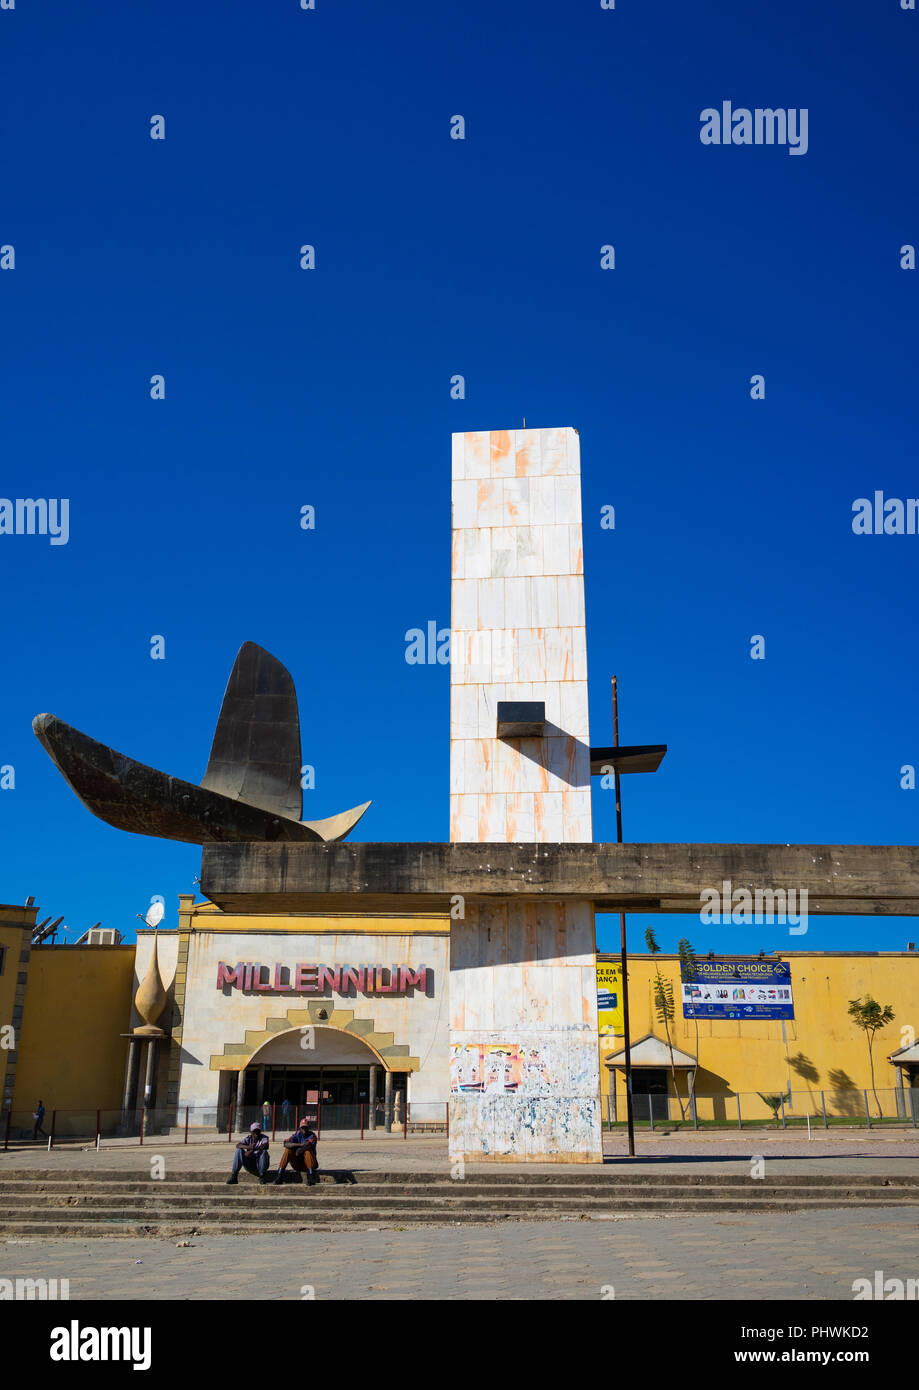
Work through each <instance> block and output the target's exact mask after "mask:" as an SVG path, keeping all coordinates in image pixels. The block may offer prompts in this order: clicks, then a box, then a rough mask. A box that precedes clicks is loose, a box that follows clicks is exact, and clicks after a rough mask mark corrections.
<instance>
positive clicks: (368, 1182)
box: [0, 1168, 919, 1240]
mask: <svg viewBox="0 0 919 1390" xmlns="http://www.w3.org/2000/svg"><path fill="white" fill-rule="evenodd" d="M894 1206H896V1207H913V1208H916V1209H919V1175H917V1176H908V1177H887V1178H885V1177H881V1176H869V1175H858V1176H854V1177H853V1176H835V1175H834V1176H824V1175H816V1174H815V1175H811V1174H807V1175H802V1176H791V1175H781V1176H777V1177H773V1178H771V1179H769V1180H753V1179H750V1178H747V1177H745V1176H740V1175H738V1174H730V1175H719V1174H711V1175H699V1174H677V1175H674V1174H667V1173H647V1174H644V1173H643V1174H640V1175H636V1174H632V1173H616V1172H615V1171H614V1170H612V1169H610V1168H605V1169H591V1170H590V1171H580V1172H573V1171H571V1170H568V1171H565V1172H557V1173H555V1172H553V1173H546V1172H542V1173H533V1174H529V1173H503V1172H500V1171H489V1172H482V1173H476V1174H475V1175H474V1176H467V1177H466V1178H465V1179H464V1180H463V1181H457V1182H453V1181H451V1180H450V1179H449V1177H448V1176H447V1175H445V1174H444V1173H414V1172H413V1173H398V1172H389V1173H378V1172H366V1171H357V1172H353V1173H352V1172H332V1171H324V1172H323V1173H322V1175H321V1180H320V1183H319V1184H318V1185H317V1186H315V1187H312V1188H310V1187H307V1186H306V1184H305V1183H303V1184H302V1185H299V1184H296V1183H289V1184H285V1185H284V1186H283V1187H275V1186H271V1185H269V1186H265V1187H262V1186H260V1185H259V1184H258V1182H257V1180H256V1179H255V1178H254V1177H252V1176H250V1175H248V1174H243V1175H241V1176H240V1180H239V1184H238V1185H237V1186H235V1187H228V1186H227V1185H226V1182H225V1180H224V1179H223V1178H217V1177H215V1176H214V1174H213V1173H211V1172H192V1173H176V1174H174V1175H170V1176H167V1177H164V1178H162V1179H159V1180H156V1179H153V1178H147V1177H142V1176H140V1175H139V1174H138V1173H137V1172H136V1171H130V1172H117V1171H114V1172H113V1171H104V1170H99V1171H96V1172H93V1171H92V1170H85V1171H80V1172H70V1173H66V1172H53V1171H42V1172H33V1173H28V1174H27V1173H25V1172H23V1171H22V1170H18V1171H8V1172H5V1173H3V1174H2V1175H0V1240H4V1239H11V1238H22V1237H24V1236H29V1237H33V1238H34V1237H37V1236H38V1237H40V1236H45V1237H47V1238H49V1239H50V1238H51V1237H55V1236H58V1237H59V1236H77V1237H81V1238H85V1237H88V1236H144V1235H150V1236H170V1237H171V1236H184V1235H189V1234H192V1233H198V1234H209V1235H251V1234H252V1233H253V1232H256V1231H258V1232H265V1231H301V1230H304V1231H312V1230H333V1229H336V1228H342V1227H345V1226H347V1227H351V1228H353V1227H354V1226H355V1225H363V1226H375V1227H380V1226H385V1227H390V1228H392V1227H404V1226H425V1225H427V1226H449V1225H460V1224H461V1225H477V1224H478V1225H484V1224H489V1223H496V1222H504V1221H558V1220H569V1221H573V1220H588V1219H589V1220H594V1221H597V1220H602V1221H609V1220H614V1219H617V1218H622V1217H629V1216H638V1215H652V1214H653V1215H659V1216H670V1215H677V1214H679V1213H692V1212H744V1213H750V1212H752V1211H759V1210H761V1211H768V1212H791V1211H805V1210H807V1211H822V1210H827V1211H830V1210H834V1209H838V1208H841V1207H863V1208H864V1207H874V1208H880V1207H894Z"/></svg>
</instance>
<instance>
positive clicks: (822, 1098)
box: [820, 1091, 830, 1129]
mask: <svg viewBox="0 0 919 1390" xmlns="http://www.w3.org/2000/svg"><path fill="white" fill-rule="evenodd" d="M820 1104H821V1105H822V1106H823V1128H824V1129H829V1127H830V1122H829V1120H828V1119H827V1117H826V1092H825V1091H821V1092H820Z"/></svg>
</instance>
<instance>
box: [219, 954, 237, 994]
mask: <svg viewBox="0 0 919 1390" xmlns="http://www.w3.org/2000/svg"><path fill="white" fill-rule="evenodd" d="M224 985H235V986H236V988H237V989H242V966H241V965H237V967H236V969H235V970H231V969H230V967H229V966H228V965H224V963H223V961H222V960H219V961H218V962H217V988H218V989H223V987H224Z"/></svg>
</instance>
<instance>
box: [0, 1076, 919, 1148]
mask: <svg viewBox="0 0 919 1390" xmlns="http://www.w3.org/2000/svg"><path fill="white" fill-rule="evenodd" d="M907 1094H908V1096H909V1113H910V1115H911V1116H912V1121H913V1129H919V1125H917V1124H916V1091H915V1088H914V1087H913V1086H910V1088H909V1091H908V1092H907ZM6 1132H7V1134H9V1132H10V1117H9V1115H7V1117H6ZM4 1147H6V1146H5V1145H4Z"/></svg>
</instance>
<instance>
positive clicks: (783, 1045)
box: [597, 951, 919, 1124]
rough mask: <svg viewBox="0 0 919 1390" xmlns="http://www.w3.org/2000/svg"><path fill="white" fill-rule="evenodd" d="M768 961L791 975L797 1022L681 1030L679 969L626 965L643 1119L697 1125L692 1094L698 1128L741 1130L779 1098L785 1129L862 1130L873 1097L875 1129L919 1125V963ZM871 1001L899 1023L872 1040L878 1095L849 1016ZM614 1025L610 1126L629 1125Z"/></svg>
mask: <svg viewBox="0 0 919 1390" xmlns="http://www.w3.org/2000/svg"><path fill="white" fill-rule="evenodd" d="M730 959H731V960H744V961H749V962H751V963H757V962H759V961H760V960H761V958H760V957H752V956H751V957H732V958H730ZM765 960H766V961H767V962H769V963H775V962H785V963H786V964H787V966H788V977H789V980H790V991H791V995H792V1000H793V1003H792V1009H793V1017H792V1018H769V1019H759V1018H744V1017H739V1018H692V1017H689V1018H686V1017H684V1006H683V1000H682V988H681V986H682V980H681V974H680V960H679V957H678V956H674V955H665V954H663V953H662V954H660V955H657V956H650V955H630V956H629V961H628V966H629V1012H630V1018H629V1031H630V1036H631V1045H632V1065H633V1087H632V1093H633V1098H634V1106H635V1115H636V1118H639V1119H643V1120H648V1119H650V1118H651V1117H652V1116H653V1118H654V1119H655V1121H657V1120H659V1119H660V1120H664V1119H668V1118H669V1119H670V1120H679V1119H681V1117H682V1114H683V1113H684V1112H685V1115H686V1118H687V1119H688V1120H690V1121H691V1119H692V1107H691V1106H690V1105H689V1096H690V1093H691V1092H692V1093H693V1094H694V1105H695V1111H696V1119H697V1120H698V1121H699V1122H700V1123H705V1122H711V1121H720V1122H725V1123H728V1124H732V1123H736V1122H737V1118H738V1107H739V1113H740V1116H741V1118H742V1120H744V1121H755V1120H760V1121H763V1120H766V1121H768V1120H770V1119H771V1118H772V1114H773V1107H772V1106H771V1105H770V1104H769V1103H768V1102H766V1101H764V1100H763V1099H762V1098H761V1097H762V1096H768V1097H770V1098H778V1097H779V1096H781V1097H783V1100H782V1104H781V1106H778V1107H777V1108H776V1110H775V1113H776V1114H778V1116H779V1117H781V1116H782V1115H783V1114H784V1116H785V1118H786V1120H789V1119H801V1118H803V1117H804V1116H805V1115H808V1114H809V1115H810V1116H811V1117H817V1119H818V1122H819V1123H822V1122H823V1114H824V1110H826V1114H827V1117H828V1118H829V1119H837V1120H842V1119H845V1118H846V1117H849V1118H853V1119H858V1118H860V1119H861V1120H864V1119H865V1110H866V1097H865V1093H866V1092H867V1104H868V1108H869V1112H870V1114H871V1116H872V1118H876V1117H877V1116H878V1111H879V1109H880V1113H881V1114H882V1115H883V1116H884V1117H885V1118H896V1117H898V1116H899V1117H905V1118H910V1116H911V1107H912V1108H913V1109H915V1110H916V1112H917V1117H919V1104H917V1102H916V1100H915V1099H911V1097H910V1094H909V1092H910V1090H911V1089H914V1088H915V1087H919V1055H917V1049H916V1045H915V1044H916V1033H917V1028H919V954H917V953H916V952H915V951H895V952H894V951H892V952H841V951H839V952H834V951H820V952H816V951H815V952H808V951H785V952H777V953H775V954H770V955H768V956H766V957H765ZM597 961H598V974H600V977H601V979H605V982H606V983H605V987H606V989H607V990H609V988H610V986H609V983H608V981H609V978H610V975H609V972H610V971H611V970H615V971H616V979H617V981H618V979H621V969H619V968H618V967H619V957H618V956H615V955H599V956H598V958H597ZM604 969H605V971H606V975H605V976H604V974H603V973H602V972H603V971H604ZM658 972H659V973H660V978H661V979H662V981H664V982H665V989H666V985H667V984H669V992H670V994H671V995H672V998H673V1018H672V1021H671V1022H670V1023H669V1026H668V1027H665V1026H664V1023H663V1020H662V1017H661V1012H660V1010H659V1008H658V1007H657V1003H656V1001H657V998H658V995H659V991H658V990H657V979H658ZM868 995H870V996H871V997H872V998H874V999H875V1000H876V1001H877V1002H878V1003H879V1004H882V1005H885V1004H886V1005H890V1006H891V1007H892V1009H893V1012H894V1019H893V1021H892V1022H891V1023H890V1024H889V1025H887V1026H886V1027H884V1028H882V1029H880V1030H879V1031H878V1032H877V1034H876V1036H875V1039H874V1043H873V1055H874V1082H873V1084H872V1076H871V1064H870V1060H869V1051H868V1042H867V1037H866V1034H865V1032H864V1030H863V1029H861V1028H859V1027H857V1026H856V1024H855V1023H854V1022H853V1020H852V1019H851V1018H850V1016H849V1013H848V1006H849V1002H850V1001H851V1000H854V999H859V998H861V999H864V998H865V997H866V996H868ZM607 1002H608V1001H607ZM616 1002H617V1005H620V1001H619V1000H618V999H617V1001H616ZM601 1017H602V1016H601ZM607 1020H608V1022H607V1028H608V1031H607V1032H605V1033H602V1034H601V1038H600V1063H601V1066H600V1073H601V1085H602V1101H603V1114H604V1117H605V1118H606V1119H612V1120H613V1121H622V1120H624V1118H625V1114H626V1088H625V1058H624V1054H623V1043H624V1038H623V1035H622V1032H621V1023H620V1022H619V1015H618V1014H616V1015H614V1014H612V1013H609V1014H607ZM601 1027H602V1023H601ZM671 1044H672V1047H673V1063H672V1064H671V1054H670V1045H671ZM875 1092H876V1095H875ZM648 1097H652V1098H653V1097H656V1099H651V1100H649V1099H648ZM678 1098H679V1099H678ZM680 1099H682V1102H683V1104H682V1107H681V1105H680Z"/></svg>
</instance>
